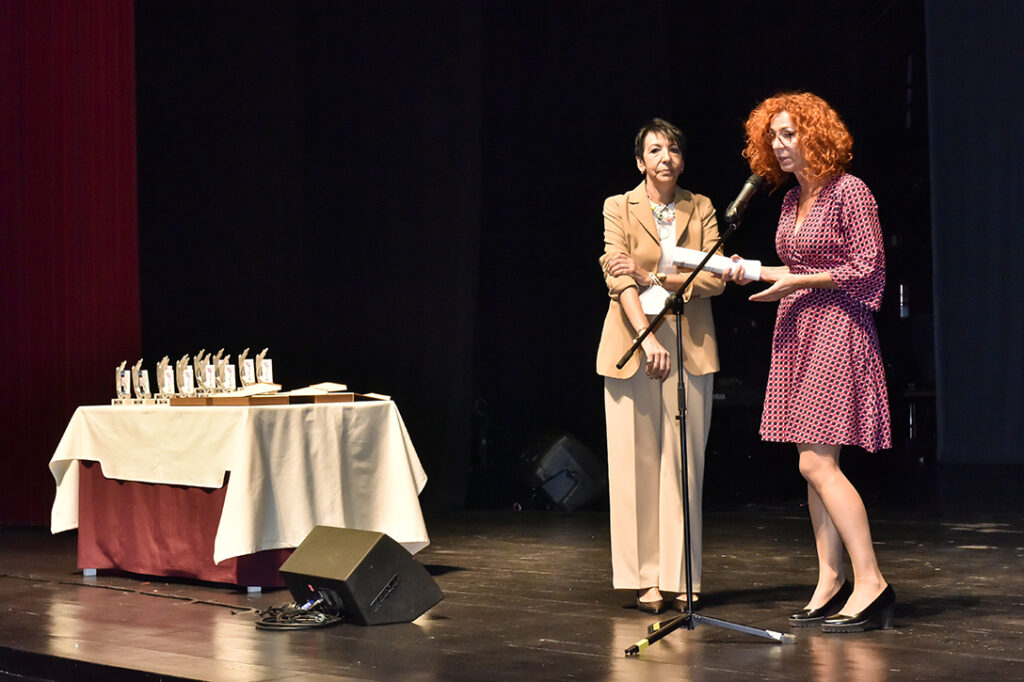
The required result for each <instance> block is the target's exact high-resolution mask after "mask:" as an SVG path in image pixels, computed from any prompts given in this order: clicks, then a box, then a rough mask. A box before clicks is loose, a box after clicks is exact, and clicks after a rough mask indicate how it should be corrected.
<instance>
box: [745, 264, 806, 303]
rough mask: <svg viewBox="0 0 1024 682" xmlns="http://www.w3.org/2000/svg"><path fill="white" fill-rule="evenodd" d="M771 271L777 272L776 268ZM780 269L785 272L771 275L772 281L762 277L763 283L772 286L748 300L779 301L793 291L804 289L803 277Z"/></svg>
mask: <svg viewBox="0 0 1024 682" xmlns="http://www.w3.org/2000/svg"><path fill="white" fill-rule="evenodd" d="M771 269H772V270H777V269H778V268H771ZM782 269H783V270H785V271H786V272H785V273H784V274H781V273H773V274H772V275H771V277H772V279H768V278H767V277H764V276H763V275H762V279H764V281H766V282H772V285H771V286H770V287H768V288H767V289H765V290H764V291H759V292H757V293H756V294H754V295H753V296H751V297H750V299H749V300H751V301H758V302H762V303H764V302H771V301H781V300H782V299H784V298H785V297H786V296H789V295H790V294H791V293H793V292H794V291H799V290H800V289H805V288H806V284H805V282H804V279H805V278H804V276H802V275H794V274H792V273H790V272H789V270H788V268H785V267H783V268H782ZM763 272H764V269H762V273H763Z"/></svg>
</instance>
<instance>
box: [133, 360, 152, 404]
mask: <svg viewBox="0 0 1024 682" xmlns="http://www.w3.org/2000/svg"><path fill="white" fill-rule="evenodd" d="M132 388H134V389H135V398H136V400H138V401H140V402H141V401H145V400H148V399H149V398H151V397H152V394H151V393H150V391H149V370H148V369H142V359H141V358H140V359H139V361H138V362H136V363H135V364H134V365H132Z"/></svg>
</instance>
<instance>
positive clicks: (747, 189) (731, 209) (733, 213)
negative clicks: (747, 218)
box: [725, 173, 764, 225]
mask: <svg viewBox="0 0 1024 682" xmlns="http://www.w3.org/2000/svg"><path fill="white" fill-rule="evenodd" d="M762 182H764V179H763V178H762V177H761V176H760V175H758V174H757V173H754V174H753V175H751V176H750V177H749V178H747V181H746V182H744V183H743V189H741V190H740V193H739V194H737V195H736V198H735V199H733V201H732V203H731V204H729V205H728V206H727V207H726V209H725V222H727V223H730V224H732V225H735V224H737V223H739V221H740V215H741V214H742V213H743V211H745V210H747V202H748V201H750V197H752V196H754V194H755V193H756V192H757V190H758V189H760V187H761V183H762Z"/></svg>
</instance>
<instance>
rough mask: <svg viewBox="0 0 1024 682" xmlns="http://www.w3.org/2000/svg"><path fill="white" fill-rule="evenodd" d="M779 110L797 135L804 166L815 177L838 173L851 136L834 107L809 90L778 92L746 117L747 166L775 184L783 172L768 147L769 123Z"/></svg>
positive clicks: (848, 153)
mask: <svg viewBox="0 0 1024 682" xmlns="http://www.w3.org/2000/svg"><path fill="white" fill-rule="evenodd" d="M783 111H785V112H787V113H788V114H789V117H790V119H791V120H792V121H793V125H794V126H795V127H796V132H797V139H798V140H799V141H800V148H801V150H802V151H803V155H804V158H805V159H807V167H808V169H809V170H810V172H811V174H812V175H813V176H814V177H815V178H824V177H828V176H832V175H838V174H839V173H842V172H843V171H845V170H846V167H847V166H848V165H849V164H850V161H851V160H853V152H852V149H853V137H852V136H851V135H850V131H848V130H847V129H846V126H845V125H844V124H843V121H842V119H840V118H839V114H837V113H836V110H835V109H833V108H832V107H830V106H829V104H828V102H826V101H825V100H823V99H822V98H820V97H818V96H817V95H814V94H812V93H810V92H787V93H779V94H777V95H775V96H773V97H769V98H768V99H766V100H764V101H763V102H761V103H760V104H758V105H757V107H755V108H754V110H753V111H751V112H750V116H748V117H747V122H746V124H745V127H746V132H747V146H746V149H744V150H743V157H744V158H745V159H747V161H749V162H750V170H752V171H753V172H755V173H757V174H758V175H760V176H761V177H763V178H764V179H765V180H767V181H768V183H769V184H770V185H772V187H778V186H779V185H781V184H782V182H783V180H784V179H785V176H786V173H784V172H783V171H782V169H781V168H779V162H778V160H776V158H775V153H774V152H773V151H772V141H771V137H770V136H769V130H768V129H769V126H770V125H771V122H772V119H773V118H775V116H776V115H778V114H780V113H782V112H783Z"/></svg>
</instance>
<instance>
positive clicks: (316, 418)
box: [50, 401, 429, 579]
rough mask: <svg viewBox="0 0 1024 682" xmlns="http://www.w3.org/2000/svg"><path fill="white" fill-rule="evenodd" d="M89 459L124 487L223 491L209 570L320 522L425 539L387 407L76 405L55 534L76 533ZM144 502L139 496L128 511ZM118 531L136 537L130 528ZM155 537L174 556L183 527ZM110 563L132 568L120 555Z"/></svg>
mask: <svg viewBox="0 0 1024 682" xmlns="http://www.w3.org/2000/svg"><path fill="white" fill-rule="evenodd" d="M87 462H97V463H98V465H99V467H100V469H101V470H102V478H103V479H107V480H112V481H117V482H123V484H124V486H126V488H125V489H126V490H127V486H130V485H135V486H140V485H151V486H152V485H155V486H175V487H183V488H186V489H189V490H193V489H195V490H200V491H207V492H209V491H211V490H216V491H218V492H219V493H220V494H222V503H221V502H220V501H218V505H220V504H222V507H220V512H219V518H218V519H216V529H215V532H213V530H212V529H211V534H212V537H213V540H212V554H211V556H210V557H209V560H210V562H211V564H220V563H221V562H224V561H226V560H229V559H232V558H235V557H244V556H247V555H253V554H257V553H260V552H265V551H269V550H281V549H287V548H294V547H297V546H298V545H299V544H301V543H302V540H303V539H304V538H305V537H306V535H308V534H309V532H310V530H312V528H313V527H314V526H317V525H323V526H335V527H339V528H352V529H359V530H372V531H377V532H382V533H386V534H387V535H389V536H390V537H391V538H393V539H394V540H396V541H397V542H399V543H401V544H402V545H404V546H405V547H406V548H407V549H408V550H409V551H410V552H413V553H415V552H417V551H419V550H420V549H422V548H423V547H426V546H427V544H428V543H429V538H428V536H427V530H426V526H425V524H424V521H423V514H422V511H421V509H420V505H419V497H418V496H419V493H420V491H421V490H422V489H423V486H424V485H425V484H426V480H427V477H426V474H425V473H424V471H423V468H422V466H421V465H420V461H419V458H418V457H417V454H416V450H415V448H414V447H413V444H412V441H411V439H410V438H409V434H408V432H407V430H406V428H405V424H404V422H403V421H402V418H401V415H400V414H399V411H398V407H397V406H396V405H395V403H394V402H392V401H367V402H354V403H326V404H306V405H282V406H239V407H228V406H203V407H185V406H93V407H79V408H78V409H77V410H76V411H75V414H74V415H73V417H72V418H71V421H70V423H69V424H68V426H67V429H66V430H65V432H64V435H63V437H62V438H61V441H60V443H59V445H58V446H57V450H56V452H55V453H54V455H53V457H52V459H51V460H50V471H51V472H52V474H53V477H54V479H55V481H56V484H57V494H56V498H55V500H54V504H53V509H52V513H51V531H52V532H54V533H58V532H62V531H65V530H70V529H73V528H77V527H79V507H80V503H81V502H82V500H80V494H81V493H82V491H85V490H87V489H88V488H87V487H86V486H85V485H84V482H83V481H84V477H85V476H88V475H93V476H98V474H90V472H89V470H88V469H86V468H84V467H82V466H80V464H82V463H87ZM94 468H95V466H93V469H94ZM80 479H82V480H81V481H80ZM114 494H115V496H116V495H117V493H116V492H115V493H114ZM150 497H153V495H152V494H151V495H150ZM146 499H147V495H145V494H136V495H135V497H134V498H133V500H134V501H132V502H131V504H133V505H140V504H142V505H144V504H146V502H145V500H146ZM106 502H107V501H106V500H105V501H104V504H106ZM148 511H149V512H150V513H153V510H148ZM119 513H120V512H119ZM162 513H163V512H162V511H160V510H157V511H156V512H155V515H156V516H157V517H159V516H160V515H161V514H162ZM157 520H159V519H157ZM168 525H170V524H168ZM120 528H122V529H125V528H127V529H128V532H129V534H130V531H131V527H130V523H129V521H125V522H124V524H122V525H121V526H120ZM83 530H84V529H81V528H80V542H81V537H82V535H83ZM121 532H122V531H120V530H119V531H118V533H121ZM159 532H160V537H159V538H158V539H157V540H156V541H155V544H160V545H164V544H165V539H166V540H167V542H166V545H167V547H172V548H173V547H174V546H175V545H174V542H173V540H175V539H174V538H168V537H167V536H169V535H171V534H174V533H176V532H177V531H175V530H173V529H171V530H169V529H168V528H166V527H165V528H161V529H160V531H159ZM182 532H183V533H186V534H187V532H188V530H187V529H183V531H182ZM178 540H180V542H182V543H187V542H188V538H187V537H183V538H179V539H178ZM150 544H154V543H150ZM178 546H179V547H180V546H183V545H181V544H180V543H179V544H178ZM157 549H158V551H160V548H157ZM79 556H80V557H81V556H82V552H81V550H80V552H79ZM111 563H113V564H115V565H113V566H111V567H114V568H125V570H132V569H131V567H125V566H119V565H116V564H117V563H120V561H119V560H117V559H116V558H115V559H113V560H111ZM125 563H130V562H125ZM106 567H107V566H99V567H98V568H106ZM81 568H97V567H96V566H92V567H90V566H81ZM194 577H198V578H201V579H203V578H204V576H202V575H197V576H194Z"/></svg>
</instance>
